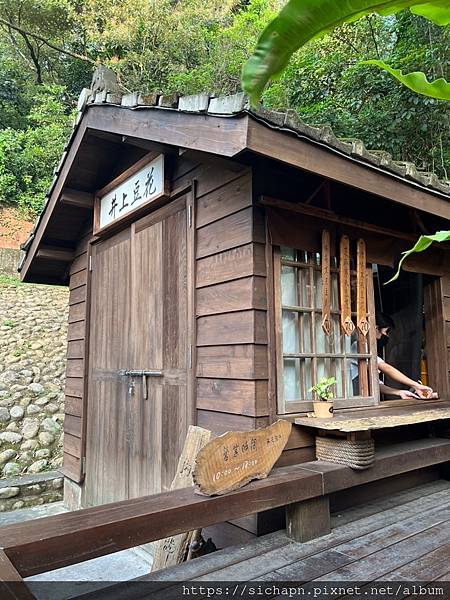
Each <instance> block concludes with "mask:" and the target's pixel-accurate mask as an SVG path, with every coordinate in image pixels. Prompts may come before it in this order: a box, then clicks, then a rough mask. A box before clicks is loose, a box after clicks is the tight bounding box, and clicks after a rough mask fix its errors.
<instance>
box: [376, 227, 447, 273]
mask: <svg viewBox="0 0 450 600" xmlns="http://www.w3.org/2000/svg"><path fill="white" fill-rule="evenodd" d="M449 240H450V231H437V232H436V233H434V234H433V235H421V236H420V238H419V239H418V240H417V242H416V244H415V245H414V247H413V248H410V249H409V250H405V252H402V254H403V256H402V258H401V260H400V262H399V263H398V269H397V273H396V274H395V275H394V277H392V278H391V279H389V281H386V283H385V284H384V285H387V284H388V283H391V282H392V281H395V280H396V279H397V278H398V276H399V275H400V269H401V268H402V264H403V262H404V261H405V260H406V259H407V258H408V256H411V254H414V253H415V252H423V251H424V250H426V249H427V248H428V247H429V246H431V244H432V243H433V242H448V241H449Z"/></svg>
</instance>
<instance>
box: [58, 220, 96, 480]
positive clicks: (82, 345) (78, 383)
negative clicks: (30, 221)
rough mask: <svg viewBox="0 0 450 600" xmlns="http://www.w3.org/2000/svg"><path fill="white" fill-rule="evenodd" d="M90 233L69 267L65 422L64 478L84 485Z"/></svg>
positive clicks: (82, 240) (83, 238) (84, 237)
mask: <svg viewBox="0 0 450 600" xmlns="http://www.w3.org/2000/svg"><path fill="white" fill-rule="evenodd" d="M90 238H91V232H90V231H88V232H87V233H86V235H84V236H83V237H82V238H81V240H80V241H79V243H78V246H77V248H76V250H75V258H74V260H73V261H72V264H71V266H70V270H69V273H70V281H69V290H70V293H69V328H68V342H67V366H66V388H65V409H64V410H65V419H64V448H63V449H64V462H63V471H64V475H65V476H66V477H68V478H69V479H71V480H73V481H75V482H77V483H81V482H82V480H83V468H82V457H83V456H84V442H85V440H84V437H85V436H84V428H85V423H84V414H85V411H84V403H85V400H86V398H85V385H86V378H85V374H86V360H85V358H86V343H87V341H86V318H87V306H88V266H89V258H88V245H89V240H90Z"/></svg>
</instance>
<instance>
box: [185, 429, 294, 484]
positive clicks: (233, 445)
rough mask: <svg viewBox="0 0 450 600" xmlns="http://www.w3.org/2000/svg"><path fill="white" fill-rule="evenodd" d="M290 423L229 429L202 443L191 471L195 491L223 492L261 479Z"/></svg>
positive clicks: (279, 450)
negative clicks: (249, 428)
mask: <svg viewBox="0 0 450 600" xmlns="http://www.w3.org/2000/svg"><path fill="white" fill-rule="evenodd" d="M291 427H292V424H291V423H289V422H288V421H283V420H279V421H276V423H273V424H272V425H270V426H269V427H265V428H264V429H257V430H255V431H229V432H227V433H225V434H223V435H221V436H219V437H217V438H215V439H214V440H212V441H211V442H209V443H208V444H206V446H204V447H203V448H202V449H201V450H200V452H199V453H198V455H197V459H196V461H195V468H194V472H193V479H194V483H195V484H196V486H197V491H198V492H200V493H202V494H205V495H207V496H212V495H216V494H217V495H219V494H225V493H226V492H230V491H232V490H235V489H237V488H240V487H242V486H244V485H245V484H247V483H248V482H249V481H251V480H252V479H263V478H264V477H267V475H268V474H269V473H270V471H271V469H272V467H273V465H274V464H275V463H276V461H277V460H278V458H279V457H280V455H281V453H282V451H283V448H284V447H285V445H286V443H287V441H288V438H289V434H290V432H291Z"/></svg>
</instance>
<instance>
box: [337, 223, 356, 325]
mask: <svg viewBox="0 0 450 600" xmlns="http://www.w3.org/2000/svg"><path fill="white" fill-rule="evenodd" d="M339 262H340V264H339V275H340V291H341V327H342V330H343V331H344V333H345V335H351V334H352V333H353V330H354V329H355V325H354V324H353V321H352V299H351V292H350V240H349V238H348V236H347V235H343V236H342V238H341V244H340V252H339Z"/></svg>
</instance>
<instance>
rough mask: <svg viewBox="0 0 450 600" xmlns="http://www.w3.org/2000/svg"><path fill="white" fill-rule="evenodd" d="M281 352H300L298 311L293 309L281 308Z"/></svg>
mask: <svg viewBox="0 0 450 600" xmlns="http://www.w3.org/2000/svg"><path fill="white" fill-rule="evenodd" d="M282 321H283V353H284V354H292V353H295V352H300V344H299V336H298V333H299V320H298V313H297V312H295V311H293V310H283V318H282Z"/></svg>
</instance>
